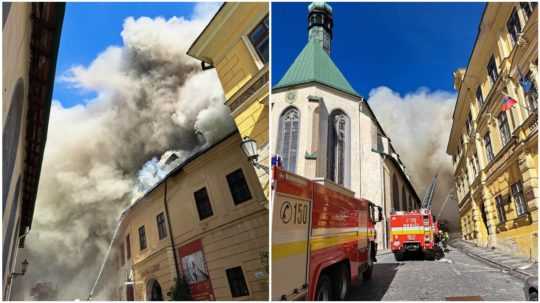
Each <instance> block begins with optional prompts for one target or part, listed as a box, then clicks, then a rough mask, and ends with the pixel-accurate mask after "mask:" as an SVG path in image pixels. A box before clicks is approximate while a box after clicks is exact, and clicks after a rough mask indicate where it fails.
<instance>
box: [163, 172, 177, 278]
mask: <svg viewBox="0 0 540 303" xmlns="http://www.w3.org/2000/svg"><path fill="white" fill-rule="evenodd" d="M164 186H165V189H164V190H165V193H164V194H163V206H164V207H165V217H166V218H167V229H168V230H169V239H170V240H171V247H172V253H173V257H174V269H175V271H176V281H180V270H179V269H178V257H177V256H176V248H175V247H176V246H175V245H174V237H173V233H172V227H171V220H170V216H169V207H168V206H167V179H165V182H164Z"/></svg>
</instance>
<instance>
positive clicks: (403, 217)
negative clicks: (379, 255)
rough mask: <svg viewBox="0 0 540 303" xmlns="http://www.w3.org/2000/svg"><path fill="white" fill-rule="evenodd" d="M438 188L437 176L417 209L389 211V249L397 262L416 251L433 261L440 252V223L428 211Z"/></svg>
mask: <svg viewBox="0 0 540 303" xmlns="http://www.w3.org/2000/svg"><path fill="white" fill-rule="evenodd" d="M436 187H437V175H435V176H434V177H433V179H432V180H431V185H430V186H429V187H428V189H427V191H426V194H425V196H424V199H423V200H422V205H421V207H420V209H418V210H412V211H394V212H392V213H391V214H390V249H391V250H392V252H393V253H394V257H395V258H396V261H402V260H403V259H404V258H405V255H406V254H410V253H416V254H421V255H423V256H424V257H425V258H426V259H430V260H434V259H436V258H440V257H441V256H442V254H443V251H442V249H441V248H440V246H439V240H440V239H439V224H438V223H437V220H436V219H435V216H433V215H432V213H431V204H432V201H433V197H434V195H435V190H436Z"/></svg>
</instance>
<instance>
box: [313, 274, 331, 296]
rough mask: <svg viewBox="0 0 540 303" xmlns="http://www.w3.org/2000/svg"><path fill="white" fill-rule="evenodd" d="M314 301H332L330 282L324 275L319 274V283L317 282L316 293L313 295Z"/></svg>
mask: <svg viewBox="0 0 540 303" xmlns="http://www.w3.org/2000/svg"><path fill="white" fill-rule="evenodd" d="M315 300H316V301H330V300H332V281H331V280H330V277H328V276H327V275H326V274H321V276H320V277H319V282H317V292H316V293H315Z"/></svg>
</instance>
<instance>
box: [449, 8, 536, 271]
mask: <svg viewBox="0 0 540 303" xmlns="http://www.w3.org/2000/svg"><path fill="white" fill-rule="evenodd" d="M537 70H538V9H537V4H536V3H529V2H521V3H487V4H486V7H485V9H484V13H483V15H482V19H481V23H480V26H479V33H478V34H477V39H476V43H475V46H474V49H473V51H472V54H471V56H470V58H469V63H468V66H467V68H466V69H460V70H457V71H456V72H455V73H454V86H455V88H456V90H457V91H458V99H457V101H456V106H455V109H454V114H453V124H452V129H451V133H450V138H449V142H448V147H447V153H448V154H449V155H451V156H452V158H453V168H454V176H455V182H456V191H457V197H458V208H459V216H460V225H461V231H462V235H463V238H464V239H465V240H469V241H473V242H474V243H476V244H478V245H480V246H484V247H488V246H489V247H496V248H497V249H501V250H503V251H506V252H508V253H511V254H515V255H519V256H526V257H529V258H531V259H535V260H537V258H538V247H537V243H538V204H537V197H538V112H537V108H538V105H537V104H538V99H537V97H538V93H537V88H538V77H537ZM508 97H510V98H511V99H513V100H515V101H517V104H514V105H512V106H511V107H510V104H511V103H506V104H507V105H508V108H507V109H505V108H504V105H503V104H504V103H505V102H503V100H504V99H505V98H508Z"/></svg>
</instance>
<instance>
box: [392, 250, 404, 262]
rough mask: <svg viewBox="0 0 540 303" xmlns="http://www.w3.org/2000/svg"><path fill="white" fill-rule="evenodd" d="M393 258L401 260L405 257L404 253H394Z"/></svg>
mask: <svg viewBox="0 0 540 303" xmlns="http://www.w3.org/2000/svg"><path fill="white" fill-rule="evenodd" d="M394 258H395V259H396V261H398V262H400V261H403V260H404V259H405V255H404V254H403V253H399V252H397V253H394Z"/></svg>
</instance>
